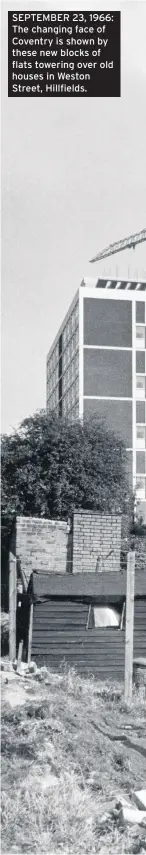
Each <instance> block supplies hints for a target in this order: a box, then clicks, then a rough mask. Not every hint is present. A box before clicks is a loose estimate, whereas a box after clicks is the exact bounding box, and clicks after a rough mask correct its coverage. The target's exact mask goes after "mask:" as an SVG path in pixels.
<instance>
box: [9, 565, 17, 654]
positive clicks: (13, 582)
mask: <svg viewBox="0 0 146 855" xmlns="http://www.w3.org/2000/svg"><path fill="white" fill-rule="evenodd" d="M16 608H17V560H16V558H15V556H14V555H12V552H9V659H10V661H11V662H14V659H16Z"/></svg>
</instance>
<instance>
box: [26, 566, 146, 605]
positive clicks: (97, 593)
mask: <svg viewBox="0 0 146 855" xmlns="http://www.w3.org/2000/svg"><path fill="white" fill-rule="evenodd" d="M29 592H30V596H31V597H32V599H33V601H34V602H37V601H39V602H40V600H44V599H46V598H51V597H59V598H63V599H72V598H74V599H88V600H91V601H92V600H96V601H97V602H102V601H103V602H106V601H107V600H108V601H109V600H111V601H112V602H114V601H115V602H116V600H118V599H120V598H121V597H123V599H124V598H125V596H126V571H117V572H114V571H113V572H106V573H76V574H74V575H73V574H72V575H69V574H64V575H63V574H59V573H54V574H53V573H50V574H49V573H48V574H45V575H44V574H43V573H41V572H39V571H34V572H33V573H32V576H31V582H30V586H29ZM135 596H137V597H146V571H144V570H138V571H136V573H135Z"/></svg>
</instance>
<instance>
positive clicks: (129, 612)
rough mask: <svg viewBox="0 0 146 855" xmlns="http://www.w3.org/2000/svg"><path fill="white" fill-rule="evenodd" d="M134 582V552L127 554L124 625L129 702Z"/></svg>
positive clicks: (131, 668) (126, 682) (126, 696)
mask: <svg viewBox="0 0 146 855" xmlns="http://www.w3.org/2000/svg"><path fill="white" fill-rule="evenodd" d="M134 582H135V552H134V551H131V552H128V555H127V583H126V627H125V683H124V697H125V701H126V702H127V703H129V702H130V701H131V698H132V677H133V635H134Z"/></svg>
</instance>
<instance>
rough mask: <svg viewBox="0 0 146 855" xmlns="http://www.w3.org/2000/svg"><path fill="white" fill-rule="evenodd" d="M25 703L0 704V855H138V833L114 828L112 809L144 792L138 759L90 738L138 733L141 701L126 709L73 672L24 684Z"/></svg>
mask: <svg viewBox="0 0 146 855" xmlns="http://www.w3.org/2000/svg"><path fill="white" fill-rule="evenodd" d="M30 696H31V697H30ZM26 697H28V700H26V703H25V705H24V706H23V707H22V706H21V707H19V706H17V707H16V708H15V709H11V708H10V706H9V705H8V704H7V703H6V700H5V698H4V700H3V705H2V754H1V756H2V853H39V855H45V853H47V855H51V853H52V855H59V853H61V852H62V853H63V855H94V853H95V855H96V853H103V855H104V853H105V855H110V853H113V851H114V852H115V853H117V855H122V854H123V853H124V855H127V853H139V852H140V853H142V852H144V851H145V849H144V845H145V844H144V839H145V838H146V833H145V830H144V829H142V828H141V829H140V830H139V829H138V828H137V827H134V828H133V830H132V829H130V828H129V829H128V828H127V829H124V828H122V827H121V826H120V824H119V814H118V811H117V810H115V805H116V801H117V794H118V793H119V792H120V793H123V794H124V793H125V794H128V795H130V792H131V790H133V789H140V788H142V787H144V786H145V783H146V758H143V757H142V756H140V755H139V754H137V755H136V753H135V752H134V751H131V752H130V750H129V749H127V748H126V747H125V746H124V745H123V746H122V745H121V746H120V743H112V742H110V741H109V740H108V739H107V737H105V736H103V735H102V734H101V733H100V732H99V731H98V725H99V726H102V727H103V729H104V724H106V726H107V725H108V727H109V728H110V729H111V732H113V731H114V728H116V727H117V726H118V727H119V729H120V728H122V729H123V727H125V725H127V724H129V726H130V722H133V728H135V731H134V735H135V732H136V728H137V727H138V725H139V732H143V726H144V722H146V708H145V703H144V700H142V699H140V695H139V694H138V693H136V692H135V694H134V698H133V703H132V705H131V709H130V710H127V709H126V707H125V705H124V703H123V696H122V690H121V688H119V687H118V686H115V687H114V689H113V687H110V686H108V685H107V686H105V685H102V684H99V683H98V682H96V680H95V679H94V678H90V679H87V678H86V679H84V678H81V677H79V676H78V675H77V674H76V673H75V671H74V669H72V670H67V669H65V670H64V671H63V672H62V673H61V672H60V674H56V675H55V674H53V673H51V671H49V672H48V673H47V675H46V674H44V679H43V680H42V681H41V682H36V680H35V679H32V680H31V682H30V684H29V690H28V695H27V691H26ZM109 806H110V813H109ZM103 817H104V820H103V821H102V818H103Z"/></svg>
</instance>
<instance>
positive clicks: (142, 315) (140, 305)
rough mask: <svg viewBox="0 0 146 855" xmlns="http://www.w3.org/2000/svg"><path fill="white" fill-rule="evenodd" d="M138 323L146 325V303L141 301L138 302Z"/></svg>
mask: <svg viewBox="0 0 146 855" xmlns="http://www.w3.org/2000/svg"><path fill="white" fill-rule="evenodd" d="M136 323H137V324H145V303H143V302H140V300H139V301H137V302H136Z"/></svg>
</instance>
